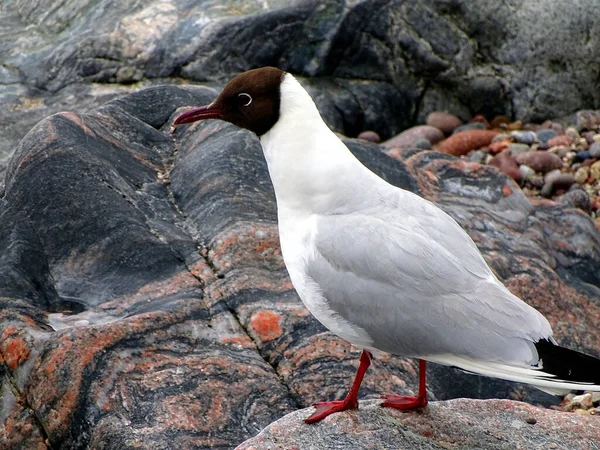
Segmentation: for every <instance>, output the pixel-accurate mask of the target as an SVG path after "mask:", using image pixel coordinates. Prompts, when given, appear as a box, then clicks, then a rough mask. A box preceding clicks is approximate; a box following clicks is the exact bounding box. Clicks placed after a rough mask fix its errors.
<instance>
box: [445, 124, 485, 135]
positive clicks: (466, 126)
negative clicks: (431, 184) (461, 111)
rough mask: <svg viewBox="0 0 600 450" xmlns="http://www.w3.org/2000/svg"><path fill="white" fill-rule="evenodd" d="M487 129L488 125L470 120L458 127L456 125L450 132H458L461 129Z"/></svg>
mask: <svg viewBox="0 0 600 450" xmlns="http://www.w3.org/2000/svg"><path fill="white" fill-rule="evenodd" d="M487 129H488V127H487V126H486V125H485V123H481V122H470V123H465V124H464V125H461V126H460V127H456V128H455V129H454V131H453V132H452V134H456V133H460V132H461V131H467V130H487Z"/></svg>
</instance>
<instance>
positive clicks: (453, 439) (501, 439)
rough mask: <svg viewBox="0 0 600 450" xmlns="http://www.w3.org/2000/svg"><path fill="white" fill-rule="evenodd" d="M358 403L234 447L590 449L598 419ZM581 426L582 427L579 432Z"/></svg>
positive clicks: (521, 406)
mask: <svg viewBox="0 0 600 450" xmlns="http://www.w3.org/2000/svg"><path fill="white" fill-rule="evenodd" d="M380 403H381V402H380V401H379V400H368V401H362V402H360V404H359V409H358V410H356V411H350V412H342V413H338V414H333V415H331V416H329V417H327V418H326V419H325V420H323V421H322V422H321V423H320V424H319V425H318V426H307V425H306V424H305V423H304V422H303V419H304V418H306V417H308V415H309V414H310V412H311V411H312V408H307V409H305V410H301V411H295V412H293V413H291V414H288V415H287V416H285V417H283V418H281V419H279V420H278V421H277V422H274V423H272V424H271V425H269V426H268V427H267V428H265V429H264V430H263V431H261V432H260V434H258V436H256V437H254V438H252V439H250V440H248V441H246V442H244V443H242V444H241V445H239V446H238V447H237V448H236V450H259V449H279V448H302V449H325V448H357V449H362V448H365V449H366V448H397V449H409V448H411V449H416V448H419V449H433V448H461V449H475V448H485V449H490V450H493V449H498V450H499V449H506V448H549V449H550V448H554V447H556V448H574V446H576V447H577V448H581V449H593V448H594V446H595V445H596V442H598V441H599V440H600V421H598V420H597V418H596V417H591V416H589V415H585V416H584V415H577V416H575V415H574V414H570V413H565V412H561V411H553V410H549V409H541V408H536V407H534V406H530V405H527V404H525V403H520V402H507V401H503V400H467V399H458V400H451V401H447V402H435V403H430V404H429V405H428V406H427V408H426V409H425V410H424V411H423V412H408V413H407V412H402V411H398V410H394V409H391V408H381V407H380V406H379V404H380ZM582 430H585V432H584V433H582Z"/></svg>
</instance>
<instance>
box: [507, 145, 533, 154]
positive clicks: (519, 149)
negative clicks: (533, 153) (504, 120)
mask: <svg viewBox="0 0 600 450" xmlns="http://www.w3.org/2000/svg"><path fill="white" fill-rule="evenodd" d="M506 148H507V149H508V150H510V153H511V154H512V155H518V154H519V153H525V152H528V151H529V150H530V147H529V145H527V144H510V145H509V146H508V147H506Z"/></svg>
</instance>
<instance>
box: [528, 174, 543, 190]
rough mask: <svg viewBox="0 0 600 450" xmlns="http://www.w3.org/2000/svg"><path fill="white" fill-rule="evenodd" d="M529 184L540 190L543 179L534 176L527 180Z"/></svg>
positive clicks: (539, 176)
mask: <svg viewBox="0 0 600 450" xmlns="http://www.w3.org/2000/svg"><path fill="white" fill-rule="evenodd" d="M529 182H530V183H531V185H532V186H533V187H535V188H538V189H541V188H542V186H543V185H544V177H543V176H541V175H537V174H536V175H534V176H532V177H531V178H530V179H529Z"/></svg>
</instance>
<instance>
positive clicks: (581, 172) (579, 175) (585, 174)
mask: <svg viewBox="0 0 600 450" xmlns="http://www.w3.org/2000/svg"><path fill="white" fill-rule="evenodd" d="M589 177H590V168H589V167H587V166H584V167H580V168H579V169H577V170H576V171H575V182H576V183H579V184H584V183H585V182H586V181H587V179H588V178H589Z"/></svg>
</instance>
